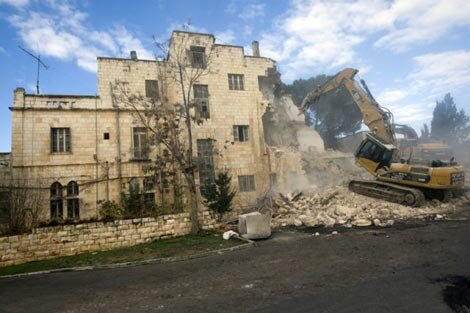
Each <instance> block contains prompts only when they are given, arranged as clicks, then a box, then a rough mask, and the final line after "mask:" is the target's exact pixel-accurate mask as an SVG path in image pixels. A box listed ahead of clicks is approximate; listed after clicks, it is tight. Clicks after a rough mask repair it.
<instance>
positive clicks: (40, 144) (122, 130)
mask: <svg viewBox="0 0 470 313" xmlns="http://www.w3.org/2000/svg"><path fill="white" fill-rule="evenodd" d="M171 42H172V46H170V53H172V50H171V49H174V48H175V45H177V44H178V43H179V42H184V44H185V49H186V50H187V51H190V50H191V47H194V46H196V47H203V48H204V49H205V51H212V53H211V62H210V64H208V67H209V71H208V74H207V75H204V76H201V77H200V78H199V80H198V81H197V82H196V84H201V85H207V87H208V94H209V96H208V104H209V114H210V117H209V118H208V119H207V120H206V121H205V122H204V123H203V124H202V125H199V126H197V125H195V126H194V138H193V139H194V142H193V144H194V147H195V150H197V146H198V140H199V139H208V138H210V139H212V140H213V142H214V143H215V147H214V148H216V149H220V150H221V151H222V156H221V157H215V156H214V164H215V172H217V171H219V170H221V169H228V170H229V171H230V173H231V175H232V177H233V179H232V182H233V184H234V185H235V187H236V188H238V189H239V192H238V193H237V196H236V198H235V200H234V204H235V207H237V208H244V207H249V206H252V205H254V204H255V203H256V201H257V198H258V197H260V196H261V195H263V194H264V193H265V192H266V191H267V190H268V189H269V187H270V174H271V166H270V156H269V153H270V150H269V149H268V148H267V146H266V144H265V141H264V133H263V124H262V116H263V114H264V112H265V110H266V107H267V105H268V100H267V99H266V98H265V97H264V96H263V93H262V92H261V91H260V86H259V79H260V78H262V77H265V76H266V75H267V73H268V70H269V69H273V68H275V66H276V63H275V61H273V60H271V59H269V58H264V57H259V56H247V55H245V54H244V49H243V47H240V46H229V45H220V44H216V43H215V38H214V36H212V35H208V34H196V33H188V32H179V31H175V32H173V35H172V38H171ZM170 70H171V69H169V68H168V66H167V63H166V61H165V60H163V61H156V60H140V59H137V58H129V59H120V58H107V57H99V58H98V73H97V78H98V95H90V96H72V95H32V94H26V93H25V91H24V89H22V88H18V89H16V90H15V92H14V103H13V106H12V109H11V111H12V157H11V170H12V175H13V177H14V178H15V179H21V180H23V181H25V182H27V184H29V185H30V186H33V187H37V188H42V190H43V192H44V199H45V201H44V209H43V219H48V218H51V214H57V213H53V212H52V211H57V210H58V209H59V210H62V212H63V213H62V216H63V217H67V215H68V214H70V213H72V214H71V215H70V216H73V215H74V213H73V212H71V211H73V208H71V207H75V206H76V205H77V204H76V200H74V199H77V198H78V205H79V218H80V219H88V218H92V217H96V216H97V213H98V209H97V208H98V205H97V203H98V201H100V200H116V201H118V199H119V197H120V193H121V192H126V190H127V186H128V184H129V182H130V180H131V179H132V178H137V179H138V182H139V183H140V184H141V185H142V179H143V177H145V175H146V174H145V172H144V170H143V168H144V166H145V165H146V164H149V162H150V161H149V160H148V159H149V158H142V157H141V156H139V157H136V142H135V141H136V140H140V139H138V136H137V137H136V134H135V132H136V129H137V128H139V127H142V125H141V124H140V123H139V120H138V119H137V118H136V117H135V115H134V113H133V112H132V111H131V110H129V109H126V108H122V107H120V108H119V109H117V108H118V107H119V103H115V101H113V97H112V86H113V84H115V83H116V82H117V81H124V82H126V84H127V86H128V87H129V88H130V89H131V90H132V91H133V92H134V93H136V94H142V95H145V94H146V92H147V91H146V81H155V80H156V81H159V79H161V76H159V74H158V73H168V71H170ZM230 75H232V76H230ZM233 75H236V76H233ZM233 77H235V78H236V79H242V80H243V87H242V88H233V85H229V79H232V78H233ZM240 77H242V78H240ZM236 83H237V84H238V83H239V82H236ZM230 84H233V82H232V83H230ZM159 87H160V88H164V90H162V91H161V92H163V93H164V94H165V95H166V96H167V97H168V101H169V102H170V103H175V102H178V101H182V100H181V99H182V98H181V92H180V89H179V88H178V86H175V84H170V83H168V84H159ZM230 87H232V88H230ZM237 87H240V86H237ZM239 89H241V90H239ZM234 126H241V128H240V134H241V136H247V138H244V139H246V140H239V141H236V140H235V138H234ZM237 130H238V129H237ZM136 138H137V139H136ZM214 140H215V141H214ZM222 146H226V148H224V149H223V150H222V148H223V147H222ZM153 153H155V152H153ZM196 153H197V151H195V154H196ZM240 176H243V177H242V178H240V180H243V186H240V185H239V177H240ZM247 177H248V178H247ZM56 182H57V183H59V184H60V186H62V195H61V198H60V200H61V201H62V204H61V205H60V206H59V207H57V206H58V204H57V202H55V204H52V202H51V201H50V200H52V199H51V186H52V184H53V183H56ZM71 182H72V183H71ZM75 182H76V183H77V184H78V187H79V188H78V195H77V194H75V193H73V192H72V193H69V194H68V193H67V192H68V190H67V186H69V187H70V186H72V187H73V184H74V183H75ZM2 185H3V186H5V185H7V182H6V181H5V180H3V182H2ZM69 189H70V188H69ZM245 190H246V191H245ZM72 191H73V190H72ZM149 193H152V191H151V190H150V191H149ZM158 197H159V196H158V193H157V194H156V201H157V202H158ZM54 199H56V200H57V199H58V197H54ZM69 200H70V201H69ZM53 205H54V208H52V206H53Z"/></svg>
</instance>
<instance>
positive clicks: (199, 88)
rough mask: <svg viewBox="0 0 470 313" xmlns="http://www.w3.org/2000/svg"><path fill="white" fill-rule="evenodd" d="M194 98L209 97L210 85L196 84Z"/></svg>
mask: <svg viewBox="0 0 470 313" xmlns="http://www.w3.org/2000/svg"><path fill="white" fill-rule="evenodd" d="M193 87H194V98H195V99H207V98H209V86H207V85H194V86H193Z"/></svg>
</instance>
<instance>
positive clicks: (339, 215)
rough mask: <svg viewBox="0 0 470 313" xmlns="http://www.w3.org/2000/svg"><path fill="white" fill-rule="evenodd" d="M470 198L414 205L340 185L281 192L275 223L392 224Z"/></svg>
mask: <svg viewBox="0 0 470 313" xmlns="http://www.w3.org/2000/svg"><path fill="white" fill-rule="evenodd" d="M468 200H470V198H467V197H466V196H464V197H462V198H459V199H454V200H453V201H452V202H450V203H441V202H439V201H437V200H433V201H429V202H427V205H426V206H423V207H419V208H410V207H407V206H403V205H400V204H397V203H391V202H387V201H384V200H380V199H375V198H370V197H365V196H362V195H358V194H355V193H353V192H351V191H349V190H348V189H347V188H346V187H342V186H336V187H332V188H329V189H328V190H325V191H323V192H321V193H317V194H312V195H304V194H302V193H297V194H287V195H286V196H284V195H282V194H279V197H277V198H275V199H274V212H273V220H272V222H273V226H274V227H281V226H289V225H293V226H297V227H300V226H308V227H314V226H325V227H332V226H334V225H342V226H344V227H353V226H371V225H374V226H381V227H386V226H391V225H393V224H394V223H395V221H398V220H402V219H409V218H418V219H419V218H426V217H429V216H432V217H434V218H435V219H442V218H445V216H446V215H447V214H449V213H452V212H454V211H455V210H456V208H457V207H458V206H461V205H462V204H463V203H464V202H465V201H467V202H468Z"/></svg>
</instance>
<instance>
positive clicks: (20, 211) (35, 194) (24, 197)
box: [0, 179, 44, 234]
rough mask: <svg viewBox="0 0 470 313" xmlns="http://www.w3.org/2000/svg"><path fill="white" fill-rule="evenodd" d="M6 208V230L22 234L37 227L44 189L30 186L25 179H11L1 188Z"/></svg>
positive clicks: (1, 195) (3, 204) (4, 207)
mask: <svg viewBox="0 0 470 313" xmlns="http://www.w3.org/2000/svg"><path fill="white" fill-rule="evenodd" d="M0 197H1V198H2V203H1V206H2V208H0V209H2V210H4V222H5V229H4V232H6V233H8V234H21V233H24V232H28V231H31V230H32V229H33V228H36V227H37V225H38V222H39V218H40V213H41V209H42V207H43V201H44V189H43V188H41V187H34V186H30V185H29V184H28V183H27V182H26V181H25V180H21V179H15V180H13V179H12V180H11V181H10V185H9V186H8V187H2V188H1V190H0Z"/></svg>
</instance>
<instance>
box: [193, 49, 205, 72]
mask: <svg viewBox="0 0 470 313" xmlns="http://www.w3.org/2000/svg"><path fill="white" fill-rule="evenodd" d="M190 55H191V66H192V67H194V68H206V48H204V47H196V46H193V47H191V48H190Z"/></svg>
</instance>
